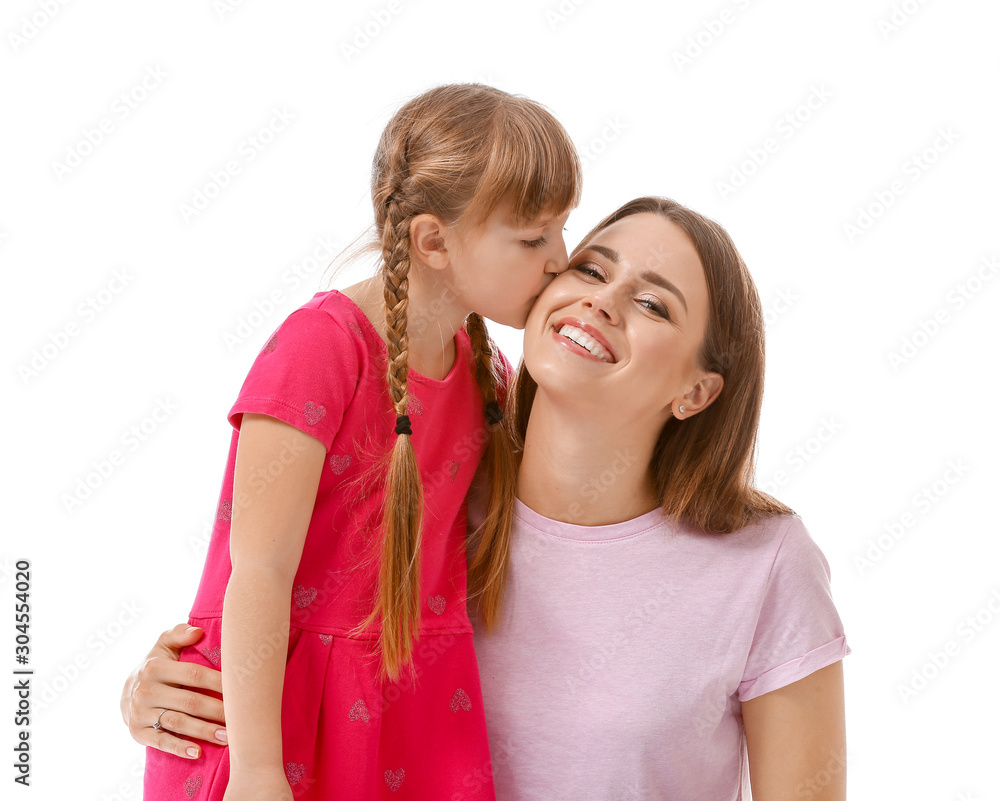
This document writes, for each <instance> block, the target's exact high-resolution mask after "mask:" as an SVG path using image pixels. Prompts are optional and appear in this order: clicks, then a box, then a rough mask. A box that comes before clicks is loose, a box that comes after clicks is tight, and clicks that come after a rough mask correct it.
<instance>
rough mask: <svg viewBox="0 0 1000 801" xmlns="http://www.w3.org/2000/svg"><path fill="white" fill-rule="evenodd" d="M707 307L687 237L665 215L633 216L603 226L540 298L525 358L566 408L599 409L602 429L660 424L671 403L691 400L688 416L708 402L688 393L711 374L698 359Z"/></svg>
mask: <svg viewBox="0 0 1000 801" xmlns="http://www.w3.org/2000/svg"><path fill="white" fill-rule="evenodd" d="M708 309H709V305H708V287H707V286H706V284H705V275H704V270H703V269H702V265H701V260H700V259H699V257H698V253H697V251H696V250H695V248H694V245H693V244H691V241H690V240H689V239H688V238H687V235H686V234H685V233H684V232H683V230H682V229H681V228H680V227H678V226H677V225H676V224H675V223H673V222H671V221H670V220H667V219H665V218H663V217H661V216H660V215H658V214H652V213H641V214H634V215H631V216H629V217H626V218H624V219H622V220H619V221H618V222H616V223H613V224H612V225H610V226H608V227H607V228H605V229H604V230H602V231H601V232H600V233H598V234H597V235H596V236H595V237H594V238H593V239H592V240H591V241H590V242H588V243H587V244H586V247H583V248H582V249H581V250H580V251H579V252H578V253H577V254H576V255H575V256H574V257H573V258H572V259H571V260H570V262H569V267H568V269H567V270H566V271H565V272H563V273H561V274H560V275H559V276H558V277H557V278H556V279H555V280H553V281H552V283H550V284H549V285H548V287H546V289H545V291H544V292H542V294H541V295H540V296H539V297H538V301H537V302H536V303H535V305H534V307H533V308H532V310H531V313H530V314H529V315H528V321H527V324H526V326H525V332H524V361H525V364H526V366H527V368H528V371H529V372H530V373H531V375H532V377H533V378H534V379H535V381H536V382H537V384H538V386H539V389H540V390H543V391H545V392H547V393H549V394H551V395H553V396H555V397H557V398H558V399H559V405H560V408H564V407H566V406H567V405H572V406H573V407H574V408H580V409H581V410H587V409H590V410H592V413H593V415H594V421H595V423H596V424H600V425H602V427H608V426H612V427H613V426H614V425H615V423H616V422H618V423H621V424H622V425H624V426H629V425H632V424H633V422H634V423H635V424H636V425H642V426H647V425H655V426H656V427H657V428H656V431H657V432H658V431H659V430H660V428H662V425H663V423H664V422H665V421H666V420H667V418H668V417H669V416H670V412H669V411H668V409H670V408H671V407H672V410H673V412H674V413H677V412H678V409H679V407H680V405H682V404H684V405H685V407H686V412H685V413H684V414H680V415H678V416H681V417H686V416H688V414H689V413H690V410H691V409H695V408H703V406H705V405H707V403H703V402H700V401H699V399H697V398H695V397H691V398H690V400H686V399H685V394H686V393H689V392H691V391H692V388H693V387H695V385H696V384H698V382H699V381H700V380H701V379H702V377H704V376H705V375H708V374H706V373H705V372H704V371H703V370H701V369H700V368H699V366H698V362H697V353H698V348H699V346H700V345H701V341H702V337H703V335H704V332H705V327H706V325H707V322H708ZM720 387H721V385H720ZM697 394H698V391H697V390H695V391H694V395H697ZM716 394H717V393H716ZM712 398H713V399H714V394H713V395H712ZM702 400H704V399H702ZM675 401H676V402H675Z"/></svg>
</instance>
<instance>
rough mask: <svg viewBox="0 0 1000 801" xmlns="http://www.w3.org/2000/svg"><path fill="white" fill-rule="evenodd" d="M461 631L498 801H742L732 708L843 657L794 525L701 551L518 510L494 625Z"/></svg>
mask: <svg viewBox="0 0 1000 801" xmlns="http://www.w3.org/2000/svg"><path fill="white" fill-rule="evenodd" d="M474 624H475V625H476V636H475V645H476V655H477V658H478V660H479V671H480V676H481V683H482V691H483V703H484V705H485V711H486V724H487V729H488V731H489V735H490V753H491V758H492V765H493V774H494V781H495V786H496V793H497V798H502V799H505V801H514V800H515V799H524V800H525V801H527V799H532V801H533V800H534V799H545V801H551V799H563V798H567V799H568V798H573V799H586V798H594V799H598V798H599V799H602V801H624V800H625V799H636V800H637V799H642V800H643V801H652V799H670V801H687V800H688V799H690V801H703V800H704V799H712V801H729V799H748V798H749V797H750V784H749V777H748V769H747V763H746V751H745V740H744V738H743V720H742V714H741V707H740V702H741V701H747V700H749V699H751V698H756V697H757V696H758V695H762V694H763V693H766V692H770V691H772V690H776V689H778V688H780V687H783V686H785V685H787V684H790V683H792V682H794V681H797V680H798V679H801V678H803V677H805V676H807V675H809V674H810V673H812V672H814V671H816V670H819V669H820V668H822V667H826V666H827V665H830V664H833V663H834V662H837V661H838V660H840V659H842V658H843V657H844V656H845V655H846V654H849V653H850V652H851V651H850V649H849V648H848V647H847V643H846V640H845V637H844V629H843V625H842V623H841V620H840V617H839V615H838V614H837V610H836V608H835V606H834V603H833V598H832V595H831V590H830V568H829V565H828V563H827V561H826V558H825V557H824V556H823V553H822V551H821V550H820V549H819V547H818V546H817V545H816V543H815V542H814V541H813V540H812V539H811V537H810V536H809V534H808V532H807V531H806V529H805V527H804V526H803V524H802V521H801V519H800V518H799V517H798V516H797V515H792V516H788V515H785V516H777V517H772V518H770V519H768V520H765V521H764V522H762V523H760V524H758V525H754V526H748V527H746V528H744V529H741V530H739V531H736V532H733V533H730V534H703V533H697V532H694V531H691V530H689V529H687V528H684V527H676V526H674V525H672V524H670V523H669V521H667V519H666V518H664V517H663V516H662V515H661V514H660V512H659V511H653V512H649V513H648V514H645V515H642V516H641V517H638V518H635V519H634V520H629V521H627V522H625V523H619V524H616V525H609V526H576V525H570V524H566V523H560V522H557V521H554V520H550V519H548V518H545V517H542V516H541V515H539V514H537V513H535V512H533V511H532V510H531V509H529V508H528V507H527V506H525V505H524V504H523V503H521V502H520V501H518V502H517V504H516V508H515V518H514V528H513V531H512V548H511V565H510V580H509V584H508V588H507V594H506V599H505V602H504V610H503V617H502V620H501V623H500V625H499V627H498V628H497V629H496V630H495V631H494V632H493V633H492V634H490V635H487V634H485V633H484V632H483V630H482V627H481V626H480V625H478V622H477V621H474Z"/></svg>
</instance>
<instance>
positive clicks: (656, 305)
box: [638, 298, 670, 320]
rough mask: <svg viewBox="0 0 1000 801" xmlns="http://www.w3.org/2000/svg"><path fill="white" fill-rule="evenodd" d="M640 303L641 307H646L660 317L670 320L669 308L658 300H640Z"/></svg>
mask: <svg viewBox="0 0 1000 801" xmlns="http://www.w3.org/2000/svg"><path fill="white" fill-rule="evenodd" d="M638 301H639V305H640V306H645V307H646V308H647V309H649V310H650V311H651V312H653V313H655V314H658V315H660V317H663V318H665V319H667V320H669V319H670V312H668V311H667V307H666V306H664V305H663V304H662V303H660V301H658V300H657V299H656V298H638Z"/></svg>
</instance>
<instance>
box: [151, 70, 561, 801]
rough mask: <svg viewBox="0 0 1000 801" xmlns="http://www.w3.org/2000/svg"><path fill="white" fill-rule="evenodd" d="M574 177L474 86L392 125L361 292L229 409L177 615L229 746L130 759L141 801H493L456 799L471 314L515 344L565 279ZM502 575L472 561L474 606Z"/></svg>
mask: <svg viewBox="0 0 1000 801" xmlns="http://www.w3.org/2000/svg"><path fill="white" fill-rule="evenodd" d="M580 175H581V170H580V164H579V160H578V157H577V154H576V151H575V149H574V147H573V145H572V143H571V141H570V139H569V137H568V136H567V134H566V132H565V131H564V130H563V128H562V127H561V126H560V124H559V123H558V122H557V121H556V120H555V119H554V118H553V117H552V116H551V115H550V114H549V113H548V112H547V111H546V110H544V109H543V108H541V107H540V106H539V105H537V104H536V103H533V102H531V101H529V100H526V99H523V98H517V97H513V96H511V95H508V94H506V93H504V92H500V91H499V90H496V89H492V88H490V87H484V86H477V85H459V86H443V87H439V88H436V89H433V90H431V91H429V92H427V93H425V94H423V95H421V96H419V97H417V98H416V99H414V100H412V101H410V102H409V103H407V104H406V105H404V106H403V107H402V108H401V109H400V110H399V111H398V112H397V114H396V115H395V116H394V117H393V119H392V120H391V121H390V122H389V124H388V126H387V127H386V129H385V131H384V132H383V134H382V137H381V140H380V142H379V145H378V149H377V151H376V154H375V159H374V164H373V170H372V201H373V204H374V213H375V224H376V228H377V230H378V232H379V233H380V236H381V242H380V244H381V252H382V262H383V263H382V268H381V274H380V276H379V277H377V278H372V279H369V280H368V281H364V282H362V283H361V284H358V285H355V286H353V287H351V288H350V289H348V290H346V291H345V292H344V293H340V292H337V291H330V292H321V293H318V294H317V295H316V296H315V297H314V298H313V299H312V300H310V301H309V302H308V303H306V304H305V305H304V306H303V307H302V308H300V309H298V310H297V311H295V312H293V313H292V314H291V315H290V316H289V317H288V318H287V319H286V320H285V321H284V322H283V323H282V324H281V326H279V328H278V329H277V331H276V332H275V333H274V335H273V336H272V337H271V338H270V339H269V340H268V341H267V343H266V344H265V346H264V347H263V349H262V350H261V352H260V354H259V355H258V357H257V359H256V361H255V362H254V364H253V366H252V368H251V370H250V373H249V375H248V377H247V379H246V381H245V383H244V385H243V388H242V390H241V392H240V394H239V397H238V398H237V400H236V403H235V404H234V405H233V407H232V409H230V412H229V420H230V422H231V423H232V425H233V427H234V432H233V437H232V442H231V446H230V451H229V460H228V463H227V466H226V474H225V479H224V482H223V486H222V493H221V497H220V502H219V507H218V513H217V516H216V524H215V528H214V530H213V533H212V540H211V543H210V546H209V552H208V556H207V561H206V565H205V569H204V573H203V576H202V580H201V584H200V587H199V590H198V594H197V597H196V599H195V602H194V606H193V609H192V612H191V616H190V619H189V622H190V624H191V625H193V626H197V627H200V628H201V629H203V631H204V637H203V639H202V640H201V641H200V642H198V644H197V646H196V647H192V648H187V649H184V651H183V652H182V654H181V659H183V660H185V661H188V662H192V663H197V664H200V665H202V666H205V667H217V668H220V669H221V670H222V689H223V690H224V693H225V698H226V718H227V723H228V733H229V735H228V736H229V747H228V748H226V747H223V746H213V745H207V746H206V747H205V751H204V757H203V758H202V759H199V760H197V761H191V760H188V759H182V758H179V757H177V756H173V755H171V754H168V753H166V752H165V751H163V750H159V749H158V748H149V749H147V762H146V777H145V798H146V799H147V801H148V800H149V799H168V798H170V799H173V798H182V797H186V798H190V799H199V800H201V799H223V798H224V799H226V801H244V799H268V800H269V801H272V800H273V799H291V798H306V799H320V798H334V797H336V798H350V799H374V798H383V797H393V798H412V799H424V798H425V799H443V798H451V797H452V796H453V794H455V793H459V792H461V793H466V795H464V796H463V797H466V798H483V799H492V798H493V789H492V784H491V783H489V782H486V783H483V782H482V781H477V782H476V783H475V787H476V790H475V792H472V793H469V789H468V788H469V787H470V786H471V785H472V781H471V777H479V776H481V775H482V774H483V772H484V771H486V772H488V771H489V765H490V755H489V750H488V745H487V738H486V729H485V723H484V716H483V707H482V698H481V694H480V688H479V676H478V671H477V665H476V660H475V655H474V651H473V646H472V628H471V625H470V623H469V619H468V616H467V613H466V604H465V599H466V560H465V550H466V545H465V535H466V519H465V512H464V506H463V501H464V498H465V495H466V493H467V491H468V488H469V484H470V481H471V479H472V476H473V474H474V473H475V471H476V466H477V464H478V462H479V460H480V457H481V456H482V455H483V453H484V452H485V451H486V450H487V444H488V450H489V451H490V454H491V456H490V458H491V463H492V464H494V465H496V467H497V469H503V470H505V471H509V469H510V459H511V458H512V457H511V453H510V446H509V442H508V440H507V438H506V437H504V436H498V435H496V433H495V429H496V428H498V427H497V426H496V425H495V424H496V423H497V422H499V420H500V418H501V416H502V415H501V414H500V406H499V404H498V398H497V387H498V378H500V379H501V380H502V375H500V376H498V373H503V372H505V368H504V363H503V362H502V359H501V357H499V355H498V354H497V352H496V351H495V350H494V348H493V345H492V343H491V341H490V340H489V338H488V336H487V334H486V328H485V323H484V322H483V317H482V316H480V315H484V316H487V317H490V318H491V319H495V320H497V321H498V322H500V323H503V324H506V325H511V326H515V327H523V325H524V322H525V319H526V318H527V314H528V311H529V309H530V308H531V305H532V302H533V301H534V299H535V298H536V297H537V296H538V295H539V294H540V293H541V291H542V290H543V289H544V287H545V286H546V285H547V283H548V282H549V280H551V276H552V275H553V274H555V273H557V272H558V271H559V270H560V269H562V268H563V267H564V266H565V262H566V251H565V246H564V245H563V241H562V229H563V224H564V223H565V220H566V216H567V215H568V213H569V209H571V208H573V207H574V206H575V205H576V204H577V203H578V202H579V193H580ZM387 378H388V380H387ZM500 400H502V398H501V399H500ZM491 431H492V432H493V433H492V434H491ZM497 508H499V507H497ZM497 514H498V513H497V511H496V509H495V510H494V512H493V515H494V517H497ZM495 528H496V527H495ZM505 556H506V552H505V551H504V549H503V548H498V547H494V545H492V544H489V545H487V546H486V547H484V548H483V549H482V558H481V559H480V562H479V564H478V567H477V569H478V571H479V573H480V574H481V575H482V576H484V577H486V578H485V579H483V582H482V584H483V587H484V588H486V587H487V586H488V584H489V580H488V577H489V576H490V575H495V574H497V573H498V571H499V570H500V568H501V567H502V565H501V562H500V560H502V559H504V558H505ZM488 592H489V590H488V589H487V594H488ZM415 642H416V643H417V645H416V646H415ZM282 686H283V687H284V689H282ZM171 719H172V710H166V709H164V710H162V711H161V712H159V714H158V717H157V720H156V722H155V723H151V725H152V726H153V728H154V729H155V730H156V731H157V732H158V735H159V736H160V737H164V738H167V737H170V736H171V735H170V734H169V730H170V726H171Z"/></svg>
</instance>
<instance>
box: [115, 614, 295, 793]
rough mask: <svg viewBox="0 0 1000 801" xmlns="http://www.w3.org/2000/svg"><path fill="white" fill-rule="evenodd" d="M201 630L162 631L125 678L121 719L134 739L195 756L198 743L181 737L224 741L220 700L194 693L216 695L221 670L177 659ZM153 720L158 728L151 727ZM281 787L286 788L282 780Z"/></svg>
mask: <svg viewBox="0 0 1000 801" xmlns="http://www.w3.org/2000/svg"><path fill="white" fill-rule="evenodd" d="M202 634H203V632H202V630H201V629H199V628H195V627H193V626H188V625H187V624H186V623H181V624H179V625H177V626H174V627H173V628H172V629H170V630H169V631H165V632H163V634H161V635H160V638H159V639H158V640H157V641H156V645H155V646H153V650H151V651H150V652H149V654H148V655H147V656H146V658H145V659H144V660H143V661H142V664H140V665H139V667H137V668H136V669H135V670H134V671H133V672H132V675H131V676H129V677H128V680H127V681H126V682H125V687H124V688H123V690H122V701H121V707H122V719H123V720H124V721H125V723H126V724H127V725H128V730H129V732H131V734H132V739H133V740H135V741H136V742H137V743H140V744H142V745H148V746H152V747H153V748H157V749H159V750H160V751H165V752H166V753H168V754H175V755H177V756H180V757H184V758H186V759H196V758H197V757H199V756H201V747H200V746H199V745H198V744H197V743H193V742H190V741H187V740H184V739H182V738H183V737H192V738H195V739H198V740H205V741H207V742H213V743H216V744H225V743H226V742H227V739H226V730H225V728H223V727H224V726H225V721H226V718H225V715H224V713H223V709H222V701H220V700H218V699H217V698H213V697H212V696H210V695H205V694H203V693H201V692H198V690H199V689H201V690H212V691H214V692H217V693H220V694H221V693H222V674H221V673H220V672H219V671H217V670H212V669H211V668H207V667H204V666H202V665H197V664H194V663H192V662H181V661H179V659H178V657H179V656H180V650H181V648H183V647H184V646H186V645H194V643H196V642H198V640H200V639H201V637H202ZM161 712H162V715H161V714H160V713H161ZM157 719H159V722H160V729H159V730H156V729H154V728H153V725H154V724H155V723H156V721H157ZM218 724H222V726H220V725H218ZM282 779H283V780H284V776H282ZM285 789H286V790H287V789H289V788H288V782H287V781H285ZM227 798H228V794H227ZM234 798H235V796H234ZM248 798H249V796H248ZM289 798H291V795H289Z"/></svg>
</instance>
